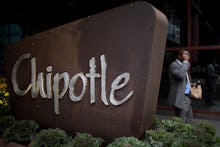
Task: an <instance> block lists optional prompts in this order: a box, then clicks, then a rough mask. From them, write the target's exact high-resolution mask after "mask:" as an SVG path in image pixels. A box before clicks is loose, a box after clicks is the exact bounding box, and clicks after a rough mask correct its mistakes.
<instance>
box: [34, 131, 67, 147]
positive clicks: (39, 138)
mask: <svg viewBox="0 0 220 147" xmlns="http://www.w3.org/2000/svg"><path fill="white" fill-rule="evenodd" d="M70 141H71V138H70V137H69V136H68V135H67V134H66V132H65V131H64V130H61V129H58V128H56V129H51V128H49V129H44V130H41V131H40V132H39V133H37V134H36V136H35V137H34V139H33V141H32V143H31V144H30V146H31V147H60V146H63V145H66V144H67V143H68V142H70Z"/></svg>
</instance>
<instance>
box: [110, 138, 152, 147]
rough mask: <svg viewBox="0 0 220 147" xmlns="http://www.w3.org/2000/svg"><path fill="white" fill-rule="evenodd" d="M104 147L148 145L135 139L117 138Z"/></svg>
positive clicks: (140, 146) (144, 146) (145, 146)
mask: <svg viewBox="0 0 220 147" xmlns="http://www.w3.org/2000/svg"><path fill="white" fill-rule="evenodd" d="M106 147H150V144H148V143H146V142H144V141H141V140H139V139H137V138H135V137H119V138H116V139H115V140H114V142H112V143H111V144H109V145H107V146H106Z"/></svg>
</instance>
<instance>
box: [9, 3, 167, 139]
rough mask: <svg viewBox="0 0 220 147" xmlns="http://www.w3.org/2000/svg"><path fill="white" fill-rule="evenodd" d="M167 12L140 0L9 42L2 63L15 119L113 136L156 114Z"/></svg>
mask: <svg viewBox="0 0 220 147" xmlns="http://www.w3.org/2000/svg"><path fill="white" fill-rule="evenodd" d="M166 33H167V19H166V17H165V16H164V15H163V14H162V13H161V12H160V11H158V10H157V9H156V8H154V7H153V6H152V5H150V4H149V3H147V2H143V1H137V2H133V3H130V4H127V5H123V6H121V7H117V8H114V9H111V10H108V11H105V12H102V13H99V14H97V15H93V16H89V17H87V18H83V19H80V20H77V21H74V22H70V23H68V24H64V25H62V26H59V27H56V28H53V29H51V30H48V31H45V32H42V33H39V34H35V35H33V36H29V37H26V38H25V39H23V40H21V41H19V42H17V43H15V44H10V45H9V46H8V47H7V48H6V50H5V51H6V52H5V63H6V64H5V67H6V68H5V70H6V73H7V78H8V79H11V80H10V81H9V83H8V84H9V87H10V92H11V95H12V108H13V110H14V115H15V116H16V117H17V118H18V119H33V120H35V121H37V122H38V123H39V124H41V125H42V126H45V127H54V128H55V127H59V128H61V129H64V130H66V131H67V132H69V133H70V134H72V135H74V134H75V132H77V131H80V132H88V133H91V134H93V135H95V136H100V137H103V138H104V139H106V140H109V141H110V140H112V139H113V138H116V137H119V136H131V135H132V136H136V137H140V136H141V135H143V133H144V131H145V130H146V129H147V128H150V127H151V125H152V122H153V115H154V113H155V110H156V104H157V97H158V91H159V85H160V77H161V71H162V64H163V56H164V50H165V41H166Z"/></svg>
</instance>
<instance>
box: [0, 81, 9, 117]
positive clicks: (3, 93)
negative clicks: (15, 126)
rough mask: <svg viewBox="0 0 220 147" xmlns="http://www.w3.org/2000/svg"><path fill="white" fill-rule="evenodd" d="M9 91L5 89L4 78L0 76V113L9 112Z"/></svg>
mask: <svg viewBox="0 0 220 147" xmlns="http://www.w3.org/2000/svg"><path fill="white" fill-rule="evenodd" d="M10 109H11V107H10V105H9V92H8V89H7V84H6V79H5V78H4V77H0V115H8V114H10Z"/></svg>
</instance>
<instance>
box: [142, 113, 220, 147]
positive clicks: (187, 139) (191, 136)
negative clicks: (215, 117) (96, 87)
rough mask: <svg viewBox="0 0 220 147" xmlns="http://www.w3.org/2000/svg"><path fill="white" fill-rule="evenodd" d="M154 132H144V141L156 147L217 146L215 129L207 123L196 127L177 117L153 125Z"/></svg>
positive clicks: (217, 139) (217, 140) (217, 138)
mask: <svg viewBox="0 0 220 147" xmlns="http://www.w3.org/2000/svg"><path fill="white" fill-rule="evenodd" d="M154 125H155V128H154V130H147V131H146V132H145V141H147V142H149V143H150V144H151V146H158V147H169V146H171V147H188V146H196V147H204V146H206V147H210V146H219V140H220V138H219V137H217V136H216V130H215V128H214V127H213V126H212V125H211V124H209V123H208V122H203V123H201V124H198V125H191V124H188V123H184V122H183V120H182V119H181V118H179V117H172V118H171V119H164V120H162V121H159V120H158V119H157V122H156V123H154Z"/></svg>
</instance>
